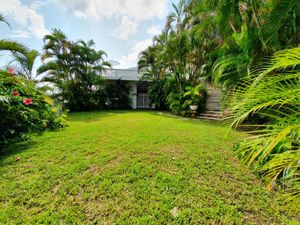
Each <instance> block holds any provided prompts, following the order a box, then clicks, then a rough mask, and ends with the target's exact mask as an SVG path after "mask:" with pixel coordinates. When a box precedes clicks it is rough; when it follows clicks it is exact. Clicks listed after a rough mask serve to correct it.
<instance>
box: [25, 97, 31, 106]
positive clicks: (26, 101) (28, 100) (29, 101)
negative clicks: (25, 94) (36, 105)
mask: <svg viewBox="0 0 300 225" xmlns="http://www.w3.org/2000/svg"><path fill="white" fill-rule="evenodd" d="M23 103H24V104H25V105H31V104H32V99H31V98H24V99H23Z"/></svg>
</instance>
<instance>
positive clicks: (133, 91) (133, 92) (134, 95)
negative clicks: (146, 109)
mask: <svg viewBox="0 0 300 225" xmlns="http://www.w3.org/2000/svg"><path fill="white" fill-rule="evenodd" d="M128 85H129V87H130V93H129V97H130V99H131V107H132V109H136V108H137V105H136V103H137V82H136V81H129V83H128Z"/></svg>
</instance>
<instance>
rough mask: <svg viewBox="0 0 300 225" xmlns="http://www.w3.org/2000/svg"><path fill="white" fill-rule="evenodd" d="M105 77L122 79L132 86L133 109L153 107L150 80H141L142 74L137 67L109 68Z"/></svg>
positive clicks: (131, 102) (131, 100)
mask: <svg viewBox="0 0 300 225" xmlns="http://www.w3.org/2000/svg"><path fill="white" fill-rule="evenodd" d="M103 77H104V78H105V79H106V80H107V81H109V82H114V81H117V80H120V81H121V82H125V83H126V84H127V85H128V86H129V87H130V93H129V96H130V104H131V108H132V109H153V108H154V106H152V105H151V104H150V100H149V96H148V82H146V81H141V80H140V78H141V74H140V73H139V71H138V70H137V69H136V68H132V69H107V70H106V71H105V72H104V74H103Z"/></svg>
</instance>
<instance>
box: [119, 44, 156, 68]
mask: <svg viewBox="0 0 300 225" xmlns="http://www.w3.org/2000/svg"><path fill="white" fill-rule="evenodd" d="M150 45H152V40H151V39H146V40H143V41H139V42H136V43H135V44H134V46H133V48H132V49H131V51H130V53H129V54H128V55H127V56H124V57H122V58H121V60H119V61H120V65H119V66H118V68H127V67H131V66H136V64H137V61H138V55H139V53H140V52H141V51H143V50H145V49H146V48H147V47H148V46H150Z"/></svg>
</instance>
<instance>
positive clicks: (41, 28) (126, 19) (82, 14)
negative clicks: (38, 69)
mask: <svg viewBox="0 0 300 225" xmlns="http://www.w3.org/2000/svg"><path fill="white" fill-rule="evenodd" d="M176 1H177V0H173V1H172V0H151V1H149V0H44V1H41V0H0V13H1V14H2V15H4V16H5V17H6V19H7V20H8V22H9V23H10V25H11V27H12V29H11V30H10V29H9V28H8V27H7V26H6V25H5V24H0V26H1V29H0V36H1V38H5V39H12V40H17V41H19V42H21V43H23V44H25V45H26V46H28V47H30V48H33V49H36V50H38V51H41V50H42V46H43V41H42V37H43V36H44V35H45V34H47V33H50V31H51V29H53V28H58V29H61V30H62V31H63V32H64V33H65V34H66V35H67V36H68V38H69V39H70V40H78V39H83V40H90V39H93V40H94V41H95V42H96V48H97V49H102V50H105V51H106V52H107V54H108V58H109V59H110V60H116V61H118V62H119V63H120V65H119V66H118V67H119V68H129V67H133V66H135V65H136V61H137V55H138V53H139V52H140V51H141V50H143V49H145V48H146V47H147V46H148V45H149V44H151V40H152V37H153V36H154V35H156V34H158V33H159V32H160V31H161V29H162V28H163V26H164V24H165V18H166V16H167V14H168V13H169V12H170V11H171V8H172V2H175V3H176ZM9 61H10V59H9V57H8V54H7V53H1V56H0V63H1V64H0V65H1V66H3V65H4V64H5V63H7V62H9Z"/></svg>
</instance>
